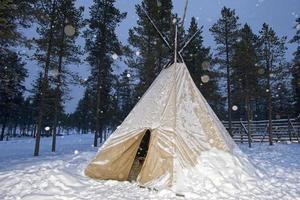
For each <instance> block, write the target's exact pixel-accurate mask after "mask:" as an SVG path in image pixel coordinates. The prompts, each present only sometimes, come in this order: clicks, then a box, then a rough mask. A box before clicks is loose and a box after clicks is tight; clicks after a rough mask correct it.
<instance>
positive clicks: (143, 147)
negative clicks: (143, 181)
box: [128, 130, 151, 181]
mask: <svg viewBox="0 0 300 200" xmlns="http://www.w3.org/2000/svg"><path fill="white" fill-rule="evenodd" d="M150 137H151V132H150V130H147V131H146V133H145V134H144V136H143V138H142V141H141V143H140V145H139V148H138V150H137V152H136V155H135V158H134V161H133V164H132V166H131V169H130V172H129V176H128V181H136V179H137V177H138V175H139V173H140V172H141V169H142V167H143V164H144V161H145V159H146V157H147V154H148V149H149V142H150Z"/></svg>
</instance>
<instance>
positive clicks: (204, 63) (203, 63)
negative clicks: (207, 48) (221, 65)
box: [201, 61, 210, 70]
mask: <svg viewBox="0 0 300 200" xmlns="http://www.w3.org/2000/svg"><path fill="white" fill-rule="evenodd" d="M201 66H202V69H203V70H208V68H209V66H210V63H209V62H208V61H203V62H202V64H201Z"/></svg>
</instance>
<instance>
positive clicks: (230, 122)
mask: <svg viewBox="0 0 300 200" xmlns="http://www.w3.org/2000/svg"><path fill="white" fill-rule="evenodd" d="M225 48H226V73H227V75H226V76H227V97H228V98H227V100H228V109H227V110H228V132H229V134H230V136H231V137H232V136H233V135H232V119H231V86H230V85H231V81H230V62H229V46H228V36H227V35H226V44H225Z"/></svg>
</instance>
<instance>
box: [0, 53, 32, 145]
mask: <svg viewBox="0 0 300 200" xmlns="http://www.w3.org/2000/svg"><path fill="white" fill-rule="evenodd" d="M24 65H25V63H23V62H22V60H21V58H20V57H19V56H18V54H16V53H14V52H12V51H10V50H5V51H2V50H0V113H1V116H2V130H1V135H0V141H2V140H3V138H4V131H5V127H6V125H7V122H8V121H9V118H10V117H12V116H11V113H14V111H16V109H18V107H19V105H20V101H21V99H22V94H23V91H24V89H25V87H24V85H23V82H24V80H25V78H26V77H27V70H26V69H25V68H24Z"/></svg>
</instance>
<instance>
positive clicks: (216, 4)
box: [21, 0, 300, 113]
mask: <svg viewBox="0 0 300 200" xmlns="http://www.w3.org/2000/svg"><path fill="white" fill-rule="evenodd" d="M153 1H156V0H153ZM140 2H141V0H116V7H117V8H119V9H120V10H121V11H122V12H127V18H126V19H125V20H123V21H122V23H121V24H120V26H119V27H118V29H117V35H118V37H119V39H120V41H122V42H123V43H124V44H126V43H127V38H128V30H129V29H130V28H131V27H133V26H135V24H136V21H137V15H136V13H135V5H136V4H138V3H140ZM91 4H92V0H77V6H84V7H85V12H84V18H88V17H89V7H90V5H91ZM184 4H185V0H173V5H174V11H175V12H176V13H178V14H179V15H180V16H181V15H182V14H183V9H184ZM223 6H227V7H230V8H233V9H235V10H236V14H237V15H238V16H239V17H240V21H239V22H240V23H241V24H242V25H243V24H244V23H246V22H247V23H248V24H249V25H250V26H251V28H252V30H253V31H254V32H255V33H258V31H259V30H260V28H261V26H262V24H263V23H264V22H266V23H268V24H269V25H270V26H271V27H272V28H273V29H274V30H275V32H276V33H277V34H278V35H279V36H280V37H281V36H287V37H288V40H290V39H291V38H292V37H293V35H294V34H295V29H293V27H294V26H295V24H296V22H295V19H296V18H297V17H299V16H300V0H189V7H188V11H187V18H186V19H187V21H186V22H185V26H186V27H187V26H188V24H189V21H190V18H191V17H192V16H194V17H196V18H197V19H198V23H199V25H200V26H202V25H203V26H204V27H203V37H204V44H205V45H206V46H210V47H211V50H214V49H215V43H214V40H213V37H212V35H211V34H210V32H209V31H208V29H209V28H210V27H211V26H212V24H214V23H215V22H216V21H217V19H218V18H219V16H220V11H221V8H222V7H223ZM24 33H25V35H26V36H27V37H29V38H30V37H37V34H36V33H35V27H32V28H31V29H28V30H25V31H24ZM78 44H80V45H81V46H82V48H83V47H84V39H82V38H79V39H78ZM287 47H288V51H287V54H286V58H287V60H288V61H290V60H291V59H292V53H293V52H294V51H295V50H296V45H291V44H288V45H287ZM21 51H24V50H21ZM27 53H28V54H31V52H27ZM83 60H84V58H83ZM25 61H26V62H27V65H26V66H27V69H28V72H29V77H28V78H27V80H26V83H25V85H26V87H27V88H28V89H30V88H31V84H32V81H33V80H34V79H36V77H37V73H38V72H39V71H40V70H41V67H39V66H37V64H36V63H35V62H34V61H32V59H31V57H30V56H29V58H27V59H25ZM125 67H126V66H125V65H124V64H123V63H122V62H121V61H118V62H117V63H116V64H115V66H114V69H115V71H116V73H118V72H121V71H122V70H123V69H124V68H125ZM68 68H69V69H71V70H72V71H75V72H78V73H79V74H80V75H81V76H82V77H83V78H86V77H88V76H89V66H88V64H87V63H83V64H80V65H75V66H69V67H68ZM70 89H71V91H70V96H71V97H72V100H70V101H67V102H66V103H65V110H66V112H68V113H71V112H73V111H74V110H75V108H76V106H77V103H78V100H79V99H80V98H81V97H82V95H83V92H84V88H83V87H80V86H72V87H71V88H70Z"/></svg>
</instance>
